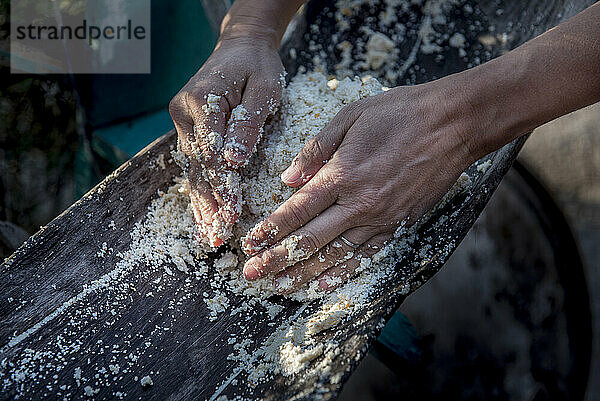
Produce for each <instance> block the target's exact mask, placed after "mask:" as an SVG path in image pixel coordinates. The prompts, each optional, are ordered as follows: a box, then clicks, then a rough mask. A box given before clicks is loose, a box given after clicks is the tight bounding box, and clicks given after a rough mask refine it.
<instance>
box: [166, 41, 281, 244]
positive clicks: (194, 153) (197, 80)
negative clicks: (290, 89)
mask: <svg viewBox="0 0 600 401" xmlns="http://www.w3.org/2000/svg"><path fill="white" fill-rule="evenodd" d="M282 74H283V66H282V64H281V60H280V58H279V55H278V53H277V51H276V50H274V49H273V48H272V46H269V45H267V44H266V43H265V42H261V41H259V40H256V41H249V40H248V39H247V38H245V39H227V40H221V41H220V42H219V44H218V45H217V47H216V49H215V51H214V52H213V54H212V55H211V56H210V58H209V59H208V60H207V61H206V63H205V64H204V65H203V66H202V68H200V70H199V71H198V72H197V73H196V74H195V75H194V76H193V77H192V78H191V79H190V80H189V82H188V83H187V84H186V85H185V86H184V87H183V88H182V89H181V90H180V91H179V93H177V95H175V97H174V98H173V99H172V100H171V103H170V104H169V111H170V113H171V117H172V118H173V121H174V123H175V128H176V129H177V134H178V139H179V141H178V146H179V148H180V150H181V151H182V152H183V153H184V154H185V155H186V156H187V161H186V163H185V166H184V172H185V173H186V175H187V177H188V179H189V182H190V198H191V204H192V209H193V212H194V219H195V221H196V223H197V225H198V228H199V230H200V234H201V235H202V236H203V237H204V238H207V239H208V240H209V242H210V243H211V245H213V246H218V245H220V244H222V243H223V240H226V239H227V237H228V236H229V235H231V232H230V229H231V226H232V225H233V224H234V223H235V222H236V220H237V219H238V217H239V213H240V210H241V207H240V201H241V199H240V189H239V175H238V172H237V169H238V168H239V167H240V166H243V165H244V164H245V163H246V162H247V161H248V158H249V157H250V155H251V153H252V152H253V150H254V147H255V144H256V142H257V140H258V138H259V136H260V133H261V131H262V126H263V124H264V122H265V120H266V118H267V116H268V115H269V114H271V113H273V112H274V111H275V110H276V108H277V105H278V103H279V100H280V98H281V91H282V87H283V84H284V81H283V75H282Z"/></svg>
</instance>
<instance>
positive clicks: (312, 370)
mask: <svg viewBox="0 0 600 401" xmlns="http://www.w3.org/2000/svg"><path fill="white" fill-rule="evenodd" d="M581 3H583V2H581ZM581 3H577V4H576V5H575V4H574V3H569V4H567V5H564V4H563V3H562V2H558V1H546V2H541V1H536V2H531V3H530V5H529V8H528V9H527V10H525V11H526V12H523V10H522V7H524V6H522V5H521V3H520V2H516V1H515V2H510V3H509V4H508V5H507V6H510V5H512V6H513V8H510V7H509V8H508V9H507V6H505V10H506V12H505V14H503V15H504V16H510V18H513V19H512V21H513V24H512V26H513V27H514V29H513V30H511V32H513V33H514V36H512V38H513V40H511V41H510V46H515V45H518V44H520V43H521V42H523V41H524V40H526V39H528V38H529V37H531V36H532V35H534V34H536V33H539V32H541V31H543V30H545V29H546V28H547V27H550V26H553V25H555V24H556V23H558V22H559V21H560V20H562V19H564V18H566V17H567V16H569V15H571V14H573V13H575V12H576V11H579V10H580V9H582V8H583V6H584V4H581ZM491 4H492V2H489V3H488V2H484V3H482V4H481V6H480V7H481V10H482V12H483V14H482V15H483V16H484V17H485V15H494V16H495V13H494V10H495V9H494V8H492V6H491ZM494 4H495V3H494ZM323 6H324V4H323V3H319V4H316V3H315V2H313V3H311V4H309V5H308V6H307V8H306V13H305V14H303V16H301V17H299V18H298V19H297V20H296V25H295V27H296V28H295V30H294V31H293V32H292V33H291V35H290V36H288V39H287V40H288V41H287V44H286V45H285V46H284V47H283V50H282V55H283V58H284V61H285V64H286V66H287V68H288V71H290V73H291V74H293V73H294V72H295V71H296V68H295V66H296V65H297V63H298V62H302V63H306V64H310V63H309V61H308V59H309V57H308V53H306V54H304V53H302V50H303V49H306V48H307V38H306V36H305V32H306V27H307V26H308V23H307V22H312V21H320V23H321V24H322V25H323V26H324V27H325V28H324V29H322V30H321V32H320V33H319V35H322V40H323V41H324V42H325V43H326V41H327V40H328V39H327V38H328V36H329V35H330V34H331V29H332V28H331V24H329V25H328V24H327V23H326V22H327V21H324V19H325V18H327V12H326V11H323ZM542 6H543V7H542ZM329 7H332V5H331V4H329ZM486 7H487V8H486ZM367 11H368V10H367ZM373 12H374V11H373ZM483 19H484V20H486V19H485V18H483ZM486 21H487V20H486ZM502 21H503V22H504V23H506V22H507V21H510V19H502ZM534 21H535V24H534ZM496 25H497V27H502V24H500V23H497V24H496ZM348 39H353V40H354V39H356V38H355V37H354V38H352V37H349V38H348ZM407 40H408V41H410V37H409V38H408V39H407ZM407 45H409V46H402V51H403V52H404V51H409V50H410V48H411V46H410V43H407ZM292 46H294V47H295V48H296V49H297V51H298V54H300V57H299V59H298V60H295V61H294V60H292V59H290V57H289V56H288V55H289V49H290V47H292ZM500 50H501V49H500ZM334 55H335V52H332V53H331V56H332V57H333V56H334ZM494 55H495V54H490V57H493V56H494ZM417 63H420V64H421V65H422V66H427V68H426V69H425V70H426V71H427V72H423V73H417V74H415V77H414V79H415V80H416V81H415V82H420V81H426V80H430V79H432V78H433V77H434V76H433V74H434V75H435V76H437V77H439V76H442V75H445V74H448V73H451V72H453V71H455V70H456V69H457V68H458V69H461V68H463V67H464V66H462V65H460V64H459V65H458V66H457V63H446V64H443V65H441V66H440V65H439V63H436V62H435V61H434V60H431V59H429V58H424V59H422V60H421V59H417ZM405 78H406V77H404V78H403V79H405ZM415 82H412V83H415ZM524 140H525V139H524V138H522V139H519V140H517V141H515V142H514V143H512V144H509V145H507V146H505V147H504V148H502V149H501V150H499V151H498V152H495V153H494V154H492V155H491V156H490V157H489V158H490V159H492V161H493V168H491V169H490V170H488V171H487V172H486V173H485V174H483V175H482V174H477V173H475V172H474V171H471V175H472V176H473V177H474V183H473V186H472V187H471V189H470V191H469V192H467V193H463V194H461V195H460V196H458V197H457V198H455V199H454V200H453V201H452V202H451V203H449V204H448V205H446V207H444V208H443V209H441V210H440V211H439V212H438V213H437V214H436V215H434V216H433V218H432V219H431V220H430V222H429V223H427V224H425V225H423V226H422V228H421V229H420V232H419V237H420V238H421V239H422V241H425V239H426V238H430V242H432V243H434V244H435V245H436V249H440V252H438V253H435V254H429V255H427V260H421V259H420V258H421V257H420V256H419V255H418V254H417V251H415V252H414V253H413V254H410V255H407V256H406V258H405V259H404V260H405V261H407V262H403V263H401V264H399V265H398V266H397V272H398V273H397V275H396V276H395V277H393V278H392V279H391V280H389V281H387V282H384V283H380V285H379V288H378V292H377V293H378V294H379V295H378V296H377V297H376V299H375V300H374V302H372V303H371V304H370V305H369V306H368V307H365V308H364V309H363V310H361V311H359V313H357V315H356V316H355V317H354V318H353V319H352V320H350V321H345V322H344V323H342V324H341V325H339V326H338V327H336V329H335V330H329V331H325V332H323V333H321V334H320V336H322V337H321V339H322V340H323V341H325V340H332V339H333V340H335V341H337V342H338V344H339V349H340V352H339V353H338V354H337V356H335V357H334V358H332V360H331V361H330V362H329V363H328V369H326V370H325V369H323V366H321V365H320V362H322V357H319V358H316V359H314V360H313V361H311V362H310V363H309V366H308V367H307V368H306V369H305V370H304V371H302V372H301V373H300V374H298V375H296V376H293V377H284V376H277V377H276V378H275V379H274V380H273V381H271V382H268V383H265V384H260V385H258V386H255V387H252V386H248V382H247V380H246V378H245V376H244V375H245V373H244V372H243V370H242V369H240V366H239V364H238V363H237V362H234V361H231V360H229V359H228V355H230V354H231V352H232V351H233V345H231V344H229V343H228V339H229V338H230V337H231V336H237V338H238V339H240V338H250V339H251V340H252V345H251V347H250V351H253V350H255V349H257V348H258V347H259V346H260V345H261V344H262V342H263V341H264V340H265V339H266V338H268V336H269V335H271V334H272V333H273V331H274V330H275V328H276V327H277V326H279V325H286V324H291V323H293V322H294V321H295V320H297V319H298V318H299V317H302V316H308V315H309V314H311V313H313V312H315V311H316V310H317V309H318V308H319V307H320V302H319V301H313V302H312V303H309V304H305V305H300V304H298V303H295V302H292V301H287V300H283V299H275V300H274V302H276V303H278V304H280V305H282V306H284V307H285V309H284V312H282V313H281V314H280V315H278V316H277V317H276V318H275V319H271V318H270V317H269V316H268V315H267V314H266V313H265V312H264V311H262V310H255V311H253V312H252V313H249V314H248V315H244V316H243V317H236V316H229V315H228V314H224V315H221V317H219V319H217V320H215V321H210V320H209V319H208V315H209V313H208V310H207V308H206V306H205V305H204V303H203V301H202V297H201V296H200V294H202V293H203V292H204V291H206V290H208V289H209V283H207V282H205V281H202V280H192V279H190V276H189V275H187V274H183V273H182V274H177V272H176V273H175V274H167V273H166V272H165V271H164V269H153V268H152V267H151V266H147V265H145V264H143V263H142V264H140V265H138V266H137V267H136V268H135V269H133V270H127V271H122V270H118V266H117V262H118V260H119V257H118V253H119V252H121V253H123V252H125V251H126V250H127V249H128V248H129V246H130V243H131V238H130V232H131V230H132V228H133V227H134V225H135V224H136V223H138V222H140V221H141V220H142V219H143V218H144V216H145V215H146V212H147V207H148V206H149V205H150V203H151V201H152V200H153V199H154V198H156V197H157V191H158V190H165V189H167V187H168V186H169V185H170V184H171V179H172V177H173V176H176V175H178V174H179V173H180V172H179V170H178V168H177V167H176V166H175V164H174V163H172V164H168V163H167V164H166V168H165V170H162V169H156V160H157V158H158V157H159V155H164V157H165V158H167V159H168V158H169V152H170V149H171V148H172V147H173V146H174V143H175V134H174V133H173V132H170V133H168V134H166V135H165V136H163V137H161V138H160V139H158V140H157V141H155V142H154V143H152V144H151V145H149V146H148V147H147V148H146V149H144V150H143V151H142V152H140V153H139V154H138V155H136V156H135V157H134V158H133V159H132V160H130V161H129V162H127V163H125V164H124V165H123V166H121V167H120V168H119V169H118V170H117V171H115V172H114V173H113V174H111V175H110V176H109V177H107V178H106V179H105V180H104V181H103V182H102V183H101V184H100V185H98V186H97V187H96V188H94V189H93V190H92V191H91V192H90V193H88V194H87V195H86V196H84V197H83V198H82V199H81V200H80V201H78V202H77V203H75V204H74V205H73V206H71V207H70V208H69V209H68V210H66V211H65V212H64V213H63V214H61V215H60V216H59V217H57V218H56V219H55V220H53V221H52V222H51V223H50V224H49V225H48V226H46V227H44V228H42V229H41V230H40V231H39V232H38V233H36V234H35V235H34V236H32V237H31V238H30V239H29V240H28V241H27V243H26V244H25V245H23V246H22V247H21V248H20V249H18V250H17V251H16V252H15V253H14V254H13V255H12V256H11V257H10V258H9V259H7V260H6V261H5V263H3V264H2V267H1V270H0V277H1V279H0V293H1V294H2V295H1V296H0V322H1V324H0V376H1V379H2V380H3V381H2V392H1V393H0V398H1V399H13V398H16V397H17V396H20V398H24V399H40V398H48V399H58V398H63V397H65V396H66V397H67V398H80V397H85V396H86V395H85V392H86V387H87V391H88V392H92V393H93V394H91V397H93V398H95V399H115V398H118V396H119V393H120V394H121V395H123V396H124V397H126V398H127V399H157V400H159V399H160V400H162V399H173V400H175V399H177V400H179V399H185V400H187V399H209V400H214V399H217V398H218V397H219V396H221V395H227V396H229V398H230V399H232V398H234V396H236V395H237V396H241V397H244V398H251V399H254V398H261V399H267V400H276V399H317V398H322V399H331V398H335V396H336V395H337V394H338V392H339V390H340V388H341V386H342V384H343V382H344V381H345V379H346V378H347V377H348V376H349V374H350V373H351V371H352V369H353V368H354V367H356V365H357V364H358V363H359V361H360V360H361V358H362V357H363V356H364V355H365V353H366V352H367V351H368V349H369V344H370V343H371V342H372V341H373V340H374V339H375V338H376V336H377V334H378V332H379V330H380V329H381V327H382V325H381V323H382V321H384V320H385V319H387V318H388V317H389V316H390V315H391V314H392V313H393V312H394V311H395V309H396V308H397V307H398V306H399V305H400V303H401V302H402V300H403V299H404V298H405V296H406V295H402V293H405V291H403V289H405V288H407V286H408V287H410V292H412V291H414V290H415V289H416V288H418V287H419V286H420V285H422V284H423V283H424V282H425V281H427V279H429V278H430V277H431V276H432V275H433V274H435V273H436V272H437V271H438V270H439V269H440V268H441V267H442V265H443V264H444V262H445V261H446V260H447V258H448V257H449V255H450V253H451V252H452V250H453V249H455V247H456V246H458V244H459V243H460V241H461V240H462V238H463V237H464V236H465V234H466V233H467V232H468V230H469V228H470V227H471V225H472V224H473V222H474V221H475V220H476V218H477V216H478V215H479V213H480V212H481V210H482V209H483V208H484V206H485V204H486V203H487V201H488V200H489V198H490V197H491V195H492V193H493V191H494V190H495V188H496V187H497V185H498V183H499V182H500V180H501V179H502V177H503V175H504V174H505V173H506V171H507V170H508V169H509V168H510V165H511V163H512V161H513V160H514V158H515V157H516V155H517V153H518V151H519V149H520V148H521V146H522V144H523V142H524ZM153 166H154V167H153ZM442 215H444V216H446V217H445V220H443V221H441V220H440V219H439V217H440V216H442ZM111 221H112V222H114V225H113V223H111ZM105 242H106V244H107V248H108V249H109V252H107V254H106V255H105V256H104V257H98V251H99V250H100V249H101V248H102V244H103V243H105ZM416 249H417V250H418V247H416ZM442 249H443V251H441V250H442ZM416 266H418V267H416ZM173 270H176V269H173ZM115 277H118V279H119V280H118V281H119V282H120V283H126V284H127V285H119V286H117V287H114V286H110V285H104V284H106V283H107V282H109V281H110V280H108V279H111V278H112V279H114V278H115ZM158 280H160V284H157V282H158ZM159 287H160V291H159V290H158V288H159ZM149 293H152V296H149ZM228 296H229V297H230V299H231V305H230V307H231V308H235V307H236V306H239V305H241V304H242V303H243V302H244V299H243V298H241V297H238V296H236V295H234V294H228ZM240 323H242V324H240ZM268 323H273V324H274V325H269V324H268ZM116 365H118V372H116V373H115V369H117V368H115V366H116ZM111 366H112V368H111ZM338 373H339V374H341V377H342V378H341V380H331V378H332V377H334V376H336V374H338ZM144 376H149V377H151V378H152V381H153V385H152V386H145V387H144V386H142V385H141V384H140V380H141V379H142V377H144ZM88 386H89V387H88Z"/></svg>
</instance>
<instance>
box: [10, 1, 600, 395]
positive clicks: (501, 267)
mask: <svg viewBox="0 0 600 401" xmlns="http://www.w3.org/2000/svg"><path fill="white" fill-rule="evenodd" d="M61 7H63V11H64V12H69V2H61ZM205 10H206V8H204V7H203V5H202V2H201V1H197V0H180V1H177V2H166V1H153V2H152V55H153V56H152V74H149V75H119V76H101V75H100V76H98V75H96V76H93V77H92V76H85V75H83V76H76V77H68V76H62V75H61V76H59V75H56V76H39V75H37V76H34V75H13V74H10V73H9V71H10V68H9V57H10V48H9V43H8V35H9V30H10V29H9V18H8V15H9V2H8V1H6V0H2V1H1V2H0V75H1V76H2V79H1V80H0V256H2V257H7V256H8V255H9V254H10V253H11V252H12V251H13V250H14V249H15V248H16V247H18V246H19V245H20V244H21V243H22V242H23V241H24V240H25V239H26V238H27V237H28V236H29V235H31V234H33V233H35V232H36V231H37V230H38V229H39V227H40V226H43V225H45V224H47V223H48V222H49V221H51V220H52V219H53V218H54V217H56V216H57V215H59V214H60V213H61V212H62V211H64V210H65V209H66V208H67V207H69V206H70V205H71V204H72V203H73V202H75V201H76V200H77V199H79V198H80V197H81V196H82V195H83V194H85V193H86V192H87V191H88V190H90V189H91V188H92V187H93V186H94V185H95V184H97V183H98V182H99V181H100V180H101V179H102V178H103V177H104V176H106V175H107V174H108V173H110V172H111V171H112V170H114V169H115V168H116V167H118V166H119V165H120V164H121V163H123V162H124V161H126V160H127V159H128V158H129V157H131V156H132V155H134V154H135V153H136V152H137V151H139V150H140V149H141V148H142V147H143V146H145V145H146V144H148V143H150V142H151V141H152V140H153V139H155V138H156V137H158V136H159V135H161V134H162V133H165V132H167V131H168V130H169V129H171V128H172V123H171V120H170V118H169V115H168V112H167V104H168V102H169V100H170V99H171V97H172V96H173V95H174V94H175V93H176V92H177V91H178V90H179V88H180V87H181V86H182V85H183V84H184V83H185V82H186V81H187V79H188V78H189V77H190V76H191V75H192V74H193V73H194V72H195V71H196V69H197V68H198V67H199V66H200V65H201V64H202V62H203V60H204V59H205V58H206V57H207V56H208V55H209V54H210V51H211V50H212V48H213V46H214V43H215V41H216V36H215V33H214V29H213V28H214V26H212V25H211V22H210V21H211V17H210V15H207V13H206V11H205ZM174 20H176V21H179V23H177V24H172V23H170V22H171V21H174ZM192 27H193V28H192ZM190 32H193V34H190ZM172 43H178V47H177V48H175V47H174V46H172ZM158 55H160V57H159V56H158ZM519 162H520V166H519V167H518V168H517V169H515V171H513V172H511V173H510V174H509V175H508V176H507V177H506V179H505V180H504V182H503V184H502V186H501V188H500V189H499V190H498V193H497V194H496V195H495V196H494V198H493V200H492V202H491V203H490V205H489V206H488V208H487V209H486V211H485V212H484V214H483V215H482V217H481V218H480V219H479V220H478V222H477V224H476V225H475V227H474V229H473V230H472V232H471V233H470V234H469V236H468V237H467V239H466V240H465V241H464V242H463V244H462V245H461V246H460V247H459V249H458V250H457V252H456V253H455V255H453V257H452V258H451V260H450V261H449V262H448V264H447V265H446V266H445V267H444V269H443V270H442V272H441V273H440V274H438V275H437V276H436V277H435V278H434V279H433V280H431V281H430V282H429V283H427V284H426V285H425V286H424V287H423V288H422V289H420V290H419V291H417V292H416V293H415V294H413V295H412V296H411V297H410V298H409V299H408V300H407V301H406V302H405V303H404V305H403V306H402V308H401V311H402V312H403V314H404V315H405V316H406V317H407V318H408V321H410V323H409V325H410V326H411V327H412V328H414V332H415V339H414V341H415V344H417V348H418V349H419V352H418V354H419V356H418V358H413V357H411V356H406V355H400V356H399V357H398V355H396V354H394V358H395V359H394V358H392V359H390V358H386V356H385V355H382V354H385V352H386V351H387V350H388V348H382V349H380V352H379V353H377V352H374V353H372V354H370V355H369V356H368V357H367V358H366V359H365V360H364V362H363V363H362V364H361V366H360V367H359V369H358V371H357V372H356V373H355V374H354V375H353V377H352V379H351V380H350V382H349V383H348V385H347V386H346V387H345V392H344V393H343V394H342V399H361V400H366V399H397V397H399V396H400V395H402V396H404V398H405V399H412V398H415V399H438V398H439V399H441V398H446V399H448V398H450V399H498V400H500V399H519V400H520V399H523V400H534V399H535V400H543V399H578V397H572V396H570V395H573V394H579V395H581V397H579V399H581V398H582V397H583V394H584V393H585V394H586V395H585V399H587V400H597V399H600V247H599V245H600V104H596V105H592V106H590V107H587V108H585V109H583V110H579V111H577V112H575V113H572V114H570V115H567V116H564V117H562V118H560V119H558V120H556V121H553V122H551V123H549V124H546V125H544V126H543V127H540V128H538V129H537V130H536V131H535V132H534V133H533V134H532V136H531V137H530V138H529V140H528V141H527V143H526V145H525V148H524V149H523V151H522V153H521V155H520V157H519ZM588 295H589V296H588ZM473 305H478V306H477V307H473ZM592 334H593V337H592ZM578 336H581V337H578ZM588 337H589V338H588ZM578 342H579V346H577V343H578ZM382 350H383V352H381V351H382ZM396 357H398V358H396ZM409 379H410V380H409ZM569 394H570V395H569ZM357 397H358V398H357Z"/></svg>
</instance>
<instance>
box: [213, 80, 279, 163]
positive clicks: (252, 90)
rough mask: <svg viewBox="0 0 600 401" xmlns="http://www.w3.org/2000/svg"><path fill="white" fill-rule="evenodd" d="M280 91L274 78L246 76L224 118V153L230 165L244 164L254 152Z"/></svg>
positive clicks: (276, 104) (275, 106) (274, 107)
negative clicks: (236, 100) (236, 103)
mask: <svg viewBox="0 0 600 401" xmlns="http://www.w3.org/2000/svg"><path fill="white" fill-rule="evenodd" d="M281 90H282V85H281V84H280V83H279V82H277V81H273V80H265V79H261V78H255V77H250V78H249V79H248V82H247V84H246V88H245V89H244V94H243V96H242V103H241V104H240V105H239V106H237V107H236V108H234V109H233V110H232V112H231V116H230V118H229V121H228V127H227V133H226V139H225V151H224V156H225V160H227V162H228V163H230V164H231V165H232V166H235V167H241V166H243V165H245V164H246V163H247V162H248V159H249V158H250V155H251V154H252V153H254V152H255V151H256V144H257V143H258V141H259V138H260V136H261V133H262V128H263V126H264V124H265V121H266V119H267V117H268V116H269V115H271V114H273V113H274V112H275V110H276V109H277V106H278V104H279V100H280V99H281Z"/></svg>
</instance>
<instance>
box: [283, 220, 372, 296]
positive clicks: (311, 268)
mask: <svg viewBox="0 0 600 401" xmlns="http://www.w3.org/2000/svg"><path fill="white" fill-rule="evenodd" d="M374 229H375V228H373V227H355V228H352V229H350V230H347V231H346V232H344V233H343V234H342V236H343V238H345V239H346V240H347V241H350V242H352V243H353V244H352V246H351V245H350V244H347V243H346V242H344V240H343V239H342V237H340V236H338V237H337V238H335V239H334V240H333V241H331V242H330V243H329V244H327V245H325V246H324V247H323V248H322V249H320V250H319V251H318V252H316V253H315V254H314V255H312V256H311V257H310V258H309V259H307V260H304V261H301V262H298V263H296V264H295V265H293V266H291V267H289V268H287V269H285V271H283V272H281V273H279V274H277V276H275V280H274V281H273V285H274V287H275V291H277V292H279V293H282V294H289V293H290V292H292V291H294V290H295V289H297V288H299V287H301V286H302V285H303V284H305V283H307V282H308V281H310V280H313V279H314V278H316V277H317V276H319V275H320V274H321V273H323V272H324V271H326V270H328V269H330V268H332V267H334V266H336V265H338V264H340V263H343V262H345V261H348V260H350V259H351V258H353V257H354V256H355V254H356V252H357V246H358V247H360V245H362V244H363V243H364V242H365V241H367V240H368V239H370V238H372V237H373V234H374ZM350 238H352V239H350Z"/></svg>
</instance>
